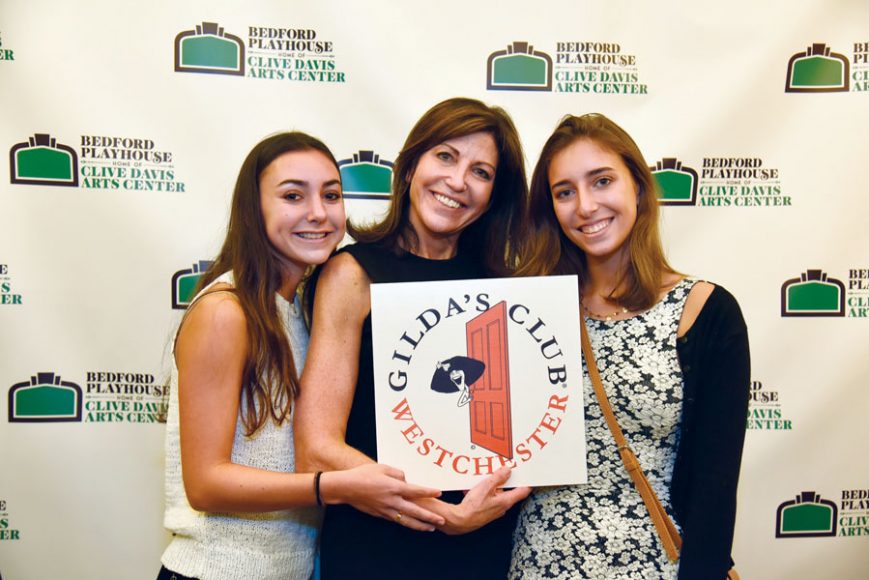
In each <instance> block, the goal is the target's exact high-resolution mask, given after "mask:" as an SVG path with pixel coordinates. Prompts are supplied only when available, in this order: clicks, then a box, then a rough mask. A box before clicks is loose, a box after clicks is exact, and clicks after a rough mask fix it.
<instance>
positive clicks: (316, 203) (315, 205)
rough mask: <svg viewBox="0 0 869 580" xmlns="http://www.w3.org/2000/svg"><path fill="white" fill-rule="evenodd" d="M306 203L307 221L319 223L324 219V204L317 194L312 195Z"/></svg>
mask: <svg viewBox="0 0 869 580" xmlns="http://www.w3.org/2000/svg"><path fill="white" fill-rule="evenodd" d="M309 199H310V203H308V221H309V222H314V223H319V222H322V221H324V220H325V219H326V206H325V204H323V200H322V199H321V198H320V196H319V195H312V196H311V197H310V198H309Z"/></svg>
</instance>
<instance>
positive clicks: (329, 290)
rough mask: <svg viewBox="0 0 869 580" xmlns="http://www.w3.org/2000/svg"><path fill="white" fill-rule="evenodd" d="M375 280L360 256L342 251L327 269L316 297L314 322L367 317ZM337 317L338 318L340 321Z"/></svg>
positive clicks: (319, 282)
mask: <svg viewBox="0 0 869 580" xmlns="http://www.w3.org/2000/svg"><path fill="white" fill-rule="evenodd" d="M370 287H371V279H370V278H369V277H368V274H367V272H366V271H365V269H363V268H362V266H361V265H360V264H359V262H358V261H357V260H356V257H355V256H354V255H352V254H351V253H350V252H341V253H339V254H337V255H335V256H333V257H332V258H330V259H329V261H328V262H326V264H325V265H324V266H323V269H322V271H321V272H320V275H319V277H318V280H317V289H316V293H315V294H314V319H315V320H316V319H323V318H324V317H327V318H329V319H335V320H344V321H347V320H348V319H350V318H356V317H357V316H359V317H361V318H360V320H361V319H362V318H364V317H365V316H366V315H367V314H368V310H369V308H370V303H369V301H370ZM336 317H337V318H336Z"/></svg>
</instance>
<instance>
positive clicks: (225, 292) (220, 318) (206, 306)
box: [178, 283, 247, 343]
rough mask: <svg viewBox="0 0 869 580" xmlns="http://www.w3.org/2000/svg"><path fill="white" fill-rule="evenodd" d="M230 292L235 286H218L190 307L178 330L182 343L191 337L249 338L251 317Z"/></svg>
mask: <svg viewBox="0 0 869 580" xmlns="http://www.w3.org/2000/svg"><path fill="white" fill-rule="evenodd" d="M229 290H232V287H231V286H229V285H228V284H222V283H221V284H216V285H214V286H213V287H212V288H210V289H209V291H208V292H207V293H205V294H203V295H201V296H199V297H198V298H197V299H196V301H195V302H193V304H191V305H190V307H189V308H188V310H187V313H186V314H185V316H184V319H183V321H182V323H181V328H180V329H179V331H178V340H179V343H180V342H181V341H182V340H183V339H184V337H185V336H190V335H201V334H205V335H206V338H208V337H212V336H221V335H241V336H246V334H247V317H246V316H245V314H244V309H243V308H242V306H241V303H240V302H239V300H238V297H237V296H236V295H235V294H234V293H233V292H230V291H229Z"/></svg>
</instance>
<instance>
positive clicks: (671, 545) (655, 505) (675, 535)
mask: <svg viewBox="0 0 869 580" xmlns="http://www.w3.org/2000/svg"><path fill="white" fill-rule="evenodd" d="M579 319H580V325H579V330H580V336H581V339H582V354H583V355H585V364H586V366H587V367H588V374H589V377H590V378H591V384H592V386H594V392H595V394H596V395H597V400H598V403H599V404H600V409H601V411H602V412H603V416H604V418H605V419H606V423H607V425H608V426H609V428H610V432H611V433H612V434H613V439H615V441H616V445H617V446H618V450H619V456H620V457H621V458H622V462H623V463H624V464H625V469H627V470H628V475H630V476H631V480H633V482H634V485H635V486H636V487H637V491H639V492H640V497H642V498H643V503H645V504H646V509H647V510H648V512H649V515H650V516H651V518H652V523H653V524H655V530H657V532H658V537H660V538H661V544H662V545H663V546H664V551H665V552H667V557H668V558H670V561H671V562H675V561H677V560H678V559H679V551H680V550H681V549H682V536H680V535H679V530H677V529H676V525H675V524H674V523H673V520H671V519H670V516H668V515H667V512H666V511H665V510H664V506H662V505H661V500H659V499H658V494H656V493H655V490H654V489H652V486H651V485H649V480H648V479H646V474H645V473H643V468H642V467H640V462H639V461H638V460H637V456H636V455H634V452H633V450H632V449H631V448H630V446H629V445H628V442H627V440H626V439H625V436H624V434H623V433H622V429H621V427H619V423H618V421H616V416H615V415H614V414H613V409H612V407H610V403H609V399H608V398H607V396H606V391H605V390H604V388H603V383H602V382H601V380H600V372H599V371H598V370H597V361H595V358H594V352H593V351H592V350H591V341H589V339H588V329H587V328H586V327H585V309H584V308H582V306H580V311H579ZM727 578H728V579H729V580H739V574H737V573H736V569H735V568H731V569H730V571H729V572H728V573H727Z"/></svg>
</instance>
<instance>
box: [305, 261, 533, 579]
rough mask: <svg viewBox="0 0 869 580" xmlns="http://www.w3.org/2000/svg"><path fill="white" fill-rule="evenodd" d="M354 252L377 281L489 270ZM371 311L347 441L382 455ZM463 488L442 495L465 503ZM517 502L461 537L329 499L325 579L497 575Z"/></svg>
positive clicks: (456, 276)
mask: <svg viewBox="0 0 869 580" xmlns="http://www.w3.org/2000/svg"><path fill="white" fill-rule="evenodd" d="M341 251H342V252H343V251H346V252H347V253H349V254H350V255H351V256H353V257H354V258H355V259H356V261H357V262H358V263H359V265H360V266H362V268H363V269H364V270H365V272H366V273H367V274H368V277H369V278H370V280H371V282H372V283H380V282H423V281H435V280H463V279H470V278H483V277H486V274H485V270H484V268H483V265H482V264H480V263H477V262H476V261H474V260H471V259H469V258H467V257H465V256H461V255H459V256H456V257H455V258H452V259H449V260H429V259H426V258H421V257H419V256H415V255H413V254H410V253H405V254H402V255H400V256H399V255H396V254H395V253H393V252H392V251H390V250H387V249H384V248H382V247H379V246H377V245H374V244H354V245H351V246H347V247H345V248H343V249H342V250H341ZM373 363H374V361H373V354H372V340H371V313H370V312H369V314H368V316H367V317H366V318H365V321H364V323H363V326H362V342H361V345H360V351H359V378H358V380H357V383H356V391H355V393H354V395H353V404H352V406H351V408H350V416H349V417H348V420H347V433H346V441H347V444H348V445H350V446H352V447H355V448H356V449H358V450H360V451H362V452H363V453H365V454H366V455H368V456H369V457H372V458H374V459H377V438H376V433H375V418H374V369H373ZM463 497H464V496H463V494H462V492H459V491H453V492H445V493H444V494H443V495H442V496H441V499H442V500H444V501H447V502H450V503H460V502H461V501H462V498H463ZM517 515H518V506H514V507H513V509H511V510H510V511H509V512H507V514H506V515H505V516H504V517H502V518H500V519H498V520H495V521H494V522H491V523H490V524H488V525H486V526H484V527H482V528H481V529H479V530H476V531H474V532H471V533H469V534H464V535H461V536H448V535H446V534H443V533H441V532H437V531H435V532H417V531H414V530H410V529H408V528H405V527H404V526H401V525H400V524H397V523H396V522H391V521H387V520H384V519H381V518H376V517H372V516H369V515H367V514H364V513H362V512H360V511H357V510H355V509H354V508H352V507H350V506H346V505H340V506H329V507H327V508H326V515H325V518H324V520H323V533H322V536H321V539H320V567H321V578H322V579H323V580H333V579H341V580H344V579H347V578H414V579H423V580H424V579H429V578H430V579H432V580H434V579H446V580H463V579H469V580H470V579H474V580H476V579H500V578H506V576H507V569H508V567H509V564H510V551H511V548H512V538H513V529H514V527H515V525H516V517H517Z"/></svg>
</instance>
